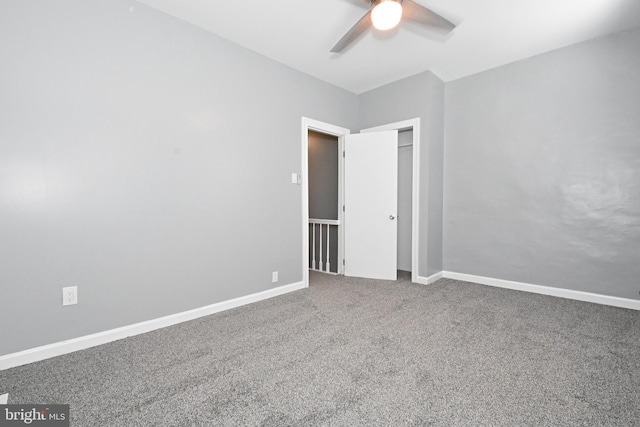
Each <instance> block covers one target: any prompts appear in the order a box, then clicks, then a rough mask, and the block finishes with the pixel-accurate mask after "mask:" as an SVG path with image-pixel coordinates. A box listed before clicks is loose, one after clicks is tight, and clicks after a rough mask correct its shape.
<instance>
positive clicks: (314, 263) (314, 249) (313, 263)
mask: <svg viewBox="0 0 640 427" xmlns="http://www.w3.org/2000/svg"><path fill="white" fill-rule="evenodd" d="M311 228H312V229H313V233H312V235H313V237H312V239H311V240H312V241H311V247H312V248H313V249H312V253H313V255H312V257H311V269H312V270H315V269H316V225H315V224H311Z"/></svg>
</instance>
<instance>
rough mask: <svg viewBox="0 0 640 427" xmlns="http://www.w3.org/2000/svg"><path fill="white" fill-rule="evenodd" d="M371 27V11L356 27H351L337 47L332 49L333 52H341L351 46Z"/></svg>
mask: <svg viewBox="0 0 640 427" xmlns="http://www.w3.org/2000/svg"><path fill="white" fill-rule="evenodd" d="M370 26H371V11H368V12H367V13H366V14H365V15H364V16H363V17H362V18H360V20H359V21H358V22H356V25H354V26H353V27H351V29H350V30H349V31H347V34H345V35H344V36H342V38H341V39H340V41H339V42H338V43H336V45H335V46H334V47H333V48H332V49H331V52H340V51H341V50H342V49H344V48H345V47H347V46H349V44H351V43H352V42H353V41H354V40H355V39H357V38H358V37H360V35H361V34H362V33H364V32H365V31H366V30H367V28H369V27H370Z"/></svg>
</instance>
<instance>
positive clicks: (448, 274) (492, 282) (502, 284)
mask: <svg viewBox="0 0 640 427" xmlns="http://www.w3.org/2000/svg"><path fill="white" fill-rule="evenodd" d="M442 274H443V277H445V278H447V279H454V280H462V281H465V282H473V283H478V284H481V285H488V286H495V287H498V288H505V289H514V290H517V291H524V292H532V293H535V294H542V295H550V296H554V297H560V298H567V299H573V300H578V301H585V302H593V303H596V304H604V305H610V306H613V307H620V308H629V309H631V310H640V301H639V300H633V299H629V298H620V297H612V296H608V295H601V294H593V293H590V292H582V291H574V290H571V289H563V288H554V287H550V286H542V285H533V284H531V283H522V282H514V281H511V280H502V279H494V278H492V277H483V276H474V275H472V274H463V273H454V272H452V271H443V272H442Z"/></svg>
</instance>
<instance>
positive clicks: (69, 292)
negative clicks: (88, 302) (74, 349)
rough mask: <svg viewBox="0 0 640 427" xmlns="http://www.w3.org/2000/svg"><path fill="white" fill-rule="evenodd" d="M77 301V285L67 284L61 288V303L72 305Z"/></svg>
mask: <svg viewBox="0 0 640 427" xmlns="http://www.w3.org/2000/svg"><path fill="white" fill-rule="evenodd" d="M77 303H78V287H77V286H68V287H66V288H62V305H74V304H77Z"/></svg>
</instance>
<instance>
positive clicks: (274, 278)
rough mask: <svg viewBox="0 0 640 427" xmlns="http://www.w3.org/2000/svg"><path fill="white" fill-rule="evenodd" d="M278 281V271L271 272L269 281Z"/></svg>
mask: <svg viewBox="0 0 640 427" xmlns="http://www.w3.org/2000/svg"><path fill="white" fill-rule="evenodd" d="M277 281H278V272H277V271H274V272H273V273H271V283H276V282H277Z"/></svg>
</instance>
